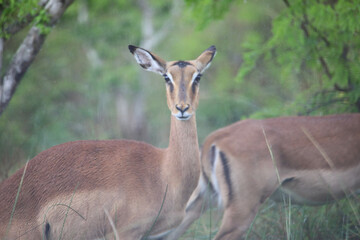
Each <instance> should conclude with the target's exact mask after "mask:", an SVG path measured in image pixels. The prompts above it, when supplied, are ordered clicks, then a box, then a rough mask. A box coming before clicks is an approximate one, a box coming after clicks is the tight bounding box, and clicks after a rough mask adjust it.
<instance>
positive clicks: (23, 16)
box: [0, 0, 49, 39]
mask: <svg viewBox="0 0 360 240" xmlns="http://www.w3.org/2000/svg"><path fill="white" fill-rule="evenodd" d="M0 9H1V15H0V27H1V32H0V37H3V38H6V39H7V38H9V37H11V34H10V33H9V32H8V30H9V29H11V28H13V27H14V26H15V25H18V26H26V25H28V24H29V23H30V22H32V21H33V22H34V23H35V24H36V25H37V26H38V27H39V29H40V30H41V32H42V33H43V34H47V33H48V32H49V29H48V28H47V27H46V26H45V24H46V23H47V22H48V20H49V19H48V16H47V14H46V11H45V10H44V9H42V8H41V7H40V6H39V1H38V0H2V1H1V2H0ZM33 18H34V20H33Z"/></svg>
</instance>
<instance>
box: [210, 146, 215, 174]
mask: <svg viewBox="0 0 360 240" xmlns="http://www.w3.org/2000/svg"><path fill="white" fill-rule="evenodd" d="M215 150H216V147H215V145H212V146H211V149H210V162H211V168H212V169H214V163H215V157H216V156H215Z"/></svg>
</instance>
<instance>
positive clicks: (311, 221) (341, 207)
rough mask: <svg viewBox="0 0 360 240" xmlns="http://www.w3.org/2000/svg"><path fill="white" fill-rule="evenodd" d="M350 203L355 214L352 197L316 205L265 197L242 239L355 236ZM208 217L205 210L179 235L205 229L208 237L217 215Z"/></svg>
mask: <svg viewBox="0 0 360 240" xmlns="http://www.w3.org/2000/svg"><path fill="white" fill-rule="evenodd" d="M351 205H353V206H355V208H356V209H357V214H359V209H360V202H359V201H358V200H357V199H355V198H353V199H343V200H341V201H338V202H334V203H331V204H327V205H323V206H319V207H309V206H298V205H289V204H287V203H286V204H284V203H274V202H273V201H272V200H268V201H267V202H266V203H265V204H263V205H262V206H261V208H260V210H259V212H258V214H257V216H256V218H255V219H254V221H253V223H252V225H251V227H250V228H249V231H248V234H247V236H246V239H247V240H265V239H266V240H282V239H291V240H358V239H360V231H359V227H360V226H359V224H358V223H357V219H356V217H355V214H354V208H353V207H352V206H351ZM213 215H214V214H213ZM289 215H290V216H289ZM209 217H210V214H209V212H206V213H205V214H204V215H203V216H202V217H201V218H200V219H199V220H197V221H196V222H195V223H194V224H193V225H192V226H191V227H190V229H189V230H188V231H187V232H186V233H185V234H184V235H183V236H182V237H181V238H180V239H181V240H200V239H209V237H210V234H209V232H211V237H213V236H215V234H216V232H217V231H218V228H219V225H220V222H221V220H219V219H221V216H220V218H219V216H212V217H213V220H212V226H210V221H209ZM289 219H290V220H289ZM199 226H200V227H199ZM210 230H211V231H210ZM234 240H236V239H234Z"/></svg>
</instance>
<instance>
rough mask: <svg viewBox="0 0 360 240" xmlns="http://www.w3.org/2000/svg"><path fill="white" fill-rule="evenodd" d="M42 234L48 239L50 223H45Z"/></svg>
mask: <svg viewBox="0 0 360 240" xmlns="http://www.w3.org/2000/svg"><path fill="white" fill-rule="evenodd" d="M44 235H45V239H46V240H50V224H49V223H48V222H47V223H46V224H45V229H44Z"/></svg>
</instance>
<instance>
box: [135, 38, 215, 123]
mask: <svg viewBox="0 0 360 240" xmlns="http://www.w3.org/2000/svg"><path fill="white" fill-rule="evenodd" d="M129 50H130V52H131V53H132V54H133V55H134V57H135V59H136V61H137V62H138V63H139V65H140V66H141V67H143V68H144V69H146V70H148V71H152V72H155V73H158V74H160V75H162V76H163V77H164V78H165V82H166V95H167V104H168V107H169V109H170V111H171V113H172V115H174V116H175V117H176V118H177V119H179V120H188V119H190V117H191V116H192V115H193V114H194V113H195V111H196V108H197V106H198V93H199V83H200V78H201V75H202V74H203V73H204V71H205V70H206V69H207V68H208V67H209V66H210V63H211V61H212V59H213V57H214V56H215V53H216V48H215V46H211V47H209V48H208V49H206V50H205V51H204V52H203V53H202V54H200V56H199V57H198V58H196V59H195V60H190V61H170V62H166V61H164V60H163V59H161V58H160V57H158V56H156V55H155V54H153V53H151V52H149V51H147V50H145V49H143V48H139V47H135V46H132V45H129Z"/></svg>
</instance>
